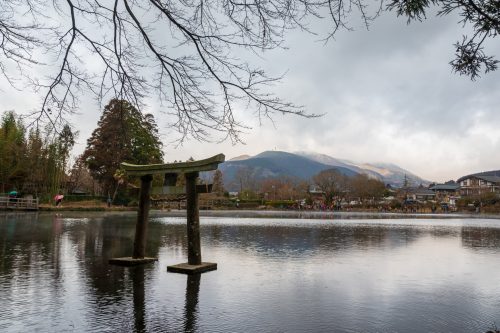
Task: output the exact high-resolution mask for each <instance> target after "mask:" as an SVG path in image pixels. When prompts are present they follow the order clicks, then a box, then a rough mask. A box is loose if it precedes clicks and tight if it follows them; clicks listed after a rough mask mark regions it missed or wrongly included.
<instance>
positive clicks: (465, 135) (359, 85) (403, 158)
mask: <svg viewBox="0 0 500 333" xmlns="http://www.w3.org/2000/svg"><path fill="white" fill-rule="evenodd" d="M324 33H326V30H325V31H324ZM463 33H465V31H464V30H463V29H462V28H461V26H460V25H458V24H457V18H456V17H446V18H429V19H428V20H426V21H424V22H422V23H412V24H411V25H406V20H405V19H403V18H396V17H395V14H394V13H385V14H383V16H382V17H380V18H378V19H377V20H376V21H375V22H374V23H373V24H372V26H371V27H370V30H369V31H366V29H363V28H362V27H359V28H357V29H356V31H350V32H347V31H340V32H339V33H338V34H337V35H336V39H335V40H333V41H330V42H329V43H328V44H326V45H324V43H323V42H321V41H319V37H315V36H311V35H309V34H306V33H302V32H299V31H295V32H293V33H291V34H289V37H288V39H287V42H288V44H287V46H288V47H289V49H288V50H278V51H273V52H268V53H266V54H264V58H263V60H262V63H261V65H262V66H264V67H265V68H266V69H267V70H269V72H271V74H274V75H280V74H282V73H284V72H287V73H286V76H285V78H284V79H283V80H282V82H281V83H280V84H279V85H278V86H276V87H275V89H274V91H276V92H277V93H278V95H280V96H281V97H283V98H284V99H287V100H290V101H292V102H295V103H296V104H300V105H304V106H305V107H306V108H307V110H309V111H310V112H312V113H318V114H324V116H323V117H320V118H313V119H306V118H301V117H297V116H284V117H283V116H281V115H277V116H275V117H274V124H273V123H272V122H270V121H264V123H262V124H259V121H258V120H257V119H256V118H255V117H254V115H253V114H252V112H251V111H243V110H242V111H241V112H240V113H239V117H240V119H241V120H243V121H244V122H245V123H246V124H247V125H249V126H250V127H251V129H249V130H247V131H246V133H245V134H244V135H243V136H242V139H243V140H244V142H245V145H242V144H238V145H232V144H231V142H223V143H218V144H217V143H200V142H197V141H193V140H190V141H186V142H184V143H183V145H182V146H177V144H176V143H171V142H172V141H174V140H175V139H176V138H177V137H178V136H177V135H176V134H175V133H173V132H172V131H171V130H169V128H167V127H166V124H167V121H166V119H165V118H166V116H165V114H164V113H163V111H164V110H162V109H161V107H160V106H159V105H158V104H157V103H156V102H155V100H154V99H151V100H149V102H148V108H147V110H146V111H148V112H150V113H153V114H154V115H155V116H156V119H157V122H158V124H159V127H160V131H161V134H162V141H163V142H164V144H165V149H164V150H165V160H166V161H173V160H186V159H187V158H189V157H191V156H192V157H193V158H195V159H201V158H206V157H209V156H211V155H213V154H217V153H224V154H225V155H226V158H228V159H229V158H232V157H235V156H238V155H243V154H249V155H255V154H258V153H260V152H262V151H265V150H282V151H288V152H294V151H310V152H317V153H323V154H327V155H330V156H333V157H336V158H343V159H349V160H353V161H356V162H361V163H364V162H386V163H394V164H397V165H399V166H401V167H403V168H405V169H408V170H409V171H411V172H413V173H415V174H417V175H419V176H421V177H423V178H425V179H428V180H433V181H446V180H449V179H457V178H459V177H460V176H463V175H465V174H468V173H473V172H479V171H486V170H494V169H500V154H499V153H498V152H499V151H500V149H499V148H500V130H498V128H499V125H500V113H499V112H498V106H499V101H500V89H499V88H500V71H498V72H494V73H490V74H487V75H483V76H482V77H481V78H480V79H478V80H476V81H475V82H472V81H470V79H469V78H467V77H461V76H459V75H457V74H454V73H452V71H451V67H450V65H449V64H448V62H449V61H450V60H452V58H453V54H454V48H453V43H455V42H456V41H457V40H459V39H461V36H462V34H463ZM495 42H496V43H491V45H489V48H488V49H487V51H488V52H490V54H494V55H497V56H500V45H499V43H498V40H496V41H495ZM2 89H3V90H2V91H1V94H2V103H1V106H2V109H3V110H15V111H16V112H18V113H23V112H26V111H28V110H32V109H34V108H36V103H37V102H38V100H36V99H34V98H32V97H29V98H28V96H31V95H30V94H28V93H27V92H16V91H13V90H12V89H10V88H9V87H8V86H5V85H4V86H2ZM3 110H2V111H3ZM100 114H101V111H100V110H99V109H98V107H97V104H96V102H94V101H93V100H91V99H88V100H87V99H85V98H84V99H83V101H82V108H81V113H80V114H79V115H75V116H74V117H73V118H72V123H73V124H74V125H75V127H76V128H77V129H78V130H79V131H80V134H79V137H78V142H77V145H76V148H75V153H76V154H78V153H81V152H82V151H83V150H84V148H85V144H86V140H87V138H88V137H89V136H90V133H91V132H92V130H93V129H94V128H95V126H96V123H97V121H98V119H99V117H100Z"/></svg>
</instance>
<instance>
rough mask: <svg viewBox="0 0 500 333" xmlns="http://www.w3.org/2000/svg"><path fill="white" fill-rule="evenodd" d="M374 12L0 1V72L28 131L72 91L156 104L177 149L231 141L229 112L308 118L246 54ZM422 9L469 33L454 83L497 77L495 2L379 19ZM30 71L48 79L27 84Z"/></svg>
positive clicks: (457, 2) (445, 3)
mask: <svg viewBox="0 0 500 333" xmlns="http://www.w3.org/2000/svg"><path fill="white" fill-rule="evenodd" d="M380 1H381V2H380V7H378V6H376V7H375V8H374V9H373V10H369V9H368V7H367V4H366V3H365V2H364V1H362V0H267V1H256V0H253V1H242V0H241V1H240V0H198V1H197V0H176V1H168V0H53V1H46V0H0V37H1V43H0V51H1V56H0V73H2V74H3V76H4V78H5V79H6V80H8V81H9V82H10V83H11V84H13V85H16V84H18V82H17V81H16V79H17V78H18V77H25V78H26V79H27V80H28V82H29V83H30V84H31V85H32V86H33V87H34V88H35V89H36V90H37V91H38V92H39V93H40V94H41V95H42V96H44V97H43V101H42V104H41V107H40V109H39V111H37V112H35V113H34V114H33V116H34V118H35V120H37V121H39V120H41V119H45V120H48V121H49V122H51V123H52V124H53V125H57V124H59V123H63V122H64V121H65V119H66V118H65V116H66V115H67V113H68V112H73V111H75V110H76V109H77V108H78V105H79V104H78V103H79V96H81V94H82V91H90V92H92V93H93V94H95V96H97V98H98V99H99V100H101V101H102V100H104V99H105V100H108V99H111V98H118V99H124V100H128V101H130V102H131V103H133V104H134V105H135V106H136V107H137V108H139V109H140V108H141V106H143V103H144V99H145V97H149V96H156V97H157V98H158V99H159V100H160V101H161V102H162V103H163V105H164V106H165V108H166V110H168V111H167V112H168V113H170V114H172V115H173V119H175V121H174V123H173V124H172V125H174V126H175V128H176V129H177V130H178V131H179V132H180V133H181V134H182V137H183V138H184V137H186V136H192V137H194V138H196V139H199V140H206V139H207V138H208V137H209V133H211V132H213V131H215V132H220V133H221V134H223V135H225V136H226V137H227V138H230V139H231V140H233V141H239V134H240V132H241V130H242V129H243V128H244V124H242V123H241V122H240V121H239V119H237V117H236V114H235V108H240V107H242V106H246V107H248V108H249V109H250V110H253V111H254V112H255V115H256V117H258V118H259V119H262V118H266V117H271V116H272V115H273V114H275V113H278V114H280V113H282V114H295V115H300V116H306V117H313V116H315V115H314V114H310V113H306V112H305V110H304V109H303V108H302V107H301V106H297V105H294V104H292V103H290V102H287V101H285V100H282V99H280V98H279V97H277V96H275V95H273V94H272V93H271V92H270V90H269V87H268V86H269V85H273V84H274V83H276V82H277V81H278V80H279V79H280V77H272V76H269V75H267V74H266V73H265V72H264V71H263V70H262V69H260V68H258V67H255V66H253V65H252V64H251V63H249V62H247V61H245V57H248V54H257V55H259V54H261V53H262V52H263V51H265V50H270V49H274V48H279V47H283V43H284V41H285V37H286V32H287V31H288V30H290V29H302V30H306V31H310V30H309V27H308V23H310V22H311V21H313V19H322V18H326V19H329V20H330V21H331V22H332V28H331V30H330V31H329V33H327V34H326V37H325V39H330V38H332V37H333V36H334V34H335V33H336V32H337V31H338V29H350V27H349V26H348V25H347V23H346V22H347V18H348V17H349V16H350V14H353V12H356V13H357V15H359V16H360V17H361V19H362V20H363V22H364V23H365V24H366V25H368V24H369V22H370V21H371V20H372V19H374V18H375V17H376V16H377V15H378V14H379V12H380V10H381V8H383V0H380ZM430 5H435V6H438V7H439V8H440V9H441V11H440V15H446V14H449V13H451V12H454V11H458V12H459V13H460V14H461V15H462V23H464V24H470V25H472V28H473V31H474V35H473V36H472V37H470V38H468V37H464V40H463V41H462V42H461V43H457V45H456V49H457V58H456V59H455V60H454V61H453V62H452V65H453V67H454V68H455V70H456V71H457V72H459V73H460V74H466V75H470V76H471V78H473V79H474V78H476V77H477V76H478V75H479V73H480V72H481V70H483V69H484V71H485V72H488V71H491V70H495V69H496V68H497V61H496V60H495V59H494V58H493V57H491V56H487V55H486V54H485V53H484V51H483V43H484V42H485V40H486V39H488V38H494V37H496V36H497V35H498V31H499V9H498V8H499V7H500V6H499V0H481V1H479V0H430V1H429V0H392V1H390V2H389V4H388V8H389V9H391V10H396V11H397V13H398V14H399V15H405V16H407V17H408V19H409V20H414V19H419V20H420V19H422V18H424V17H425V11H426V10H427V8H428V7H429V6H430ZM369 12H371V13H369ZM242 51H246V52H248V53H246V54H245V55H242V53H241V52H242ZM44 54H45V56H44ZM87 64H93V66H92V68H96V66H97V69H94V70H90V68H89V67H90V66H87ZM96 64H97V65H96ZM37 66H42V68H43V69H42V73H44V72H48V75H49V76H48V77H44V76H34V74H32V73H33V71H32V68H31V67H37ZM38 72H39V71H38Z"/></svg>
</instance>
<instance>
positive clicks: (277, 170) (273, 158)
mask: <svg viewBox="0 0 500 333" xmlns="http://www.w3.org/2000/svg"><path fill="white" fill-rule="evenodd" d="M219 169H220V170H221V171H222V174H223V175H224V185H225V187H226V189H228V190H229V191H237V190H238V189H239V186H240V181H241V178H246V181H250V182H256V181H259V180H262V179H266V178H277V177H290V178H297V179H301V180H309V179H311V178H312V177H313V176H314V175H316V174H318V173H319V172H320V171H323V170H326V169H336V170H338V171H339V172H340V173H342V174H345V175H347V176H354V175H356V174H358V172H356V171H353V170H351V169H349V168H347V167H344V166H332V165H328V164H324V163H320V162H317V161H314V160H312V159H309V158H306V157H303V156H300V155H297V154H292V153H287V152H282V151H265V152H263V153H260V154H258V155H256V156H253V157H249V158H247V159H244V160H229V161H227V162H224V163H222V164H221V165H220V166H219Z"/></svg>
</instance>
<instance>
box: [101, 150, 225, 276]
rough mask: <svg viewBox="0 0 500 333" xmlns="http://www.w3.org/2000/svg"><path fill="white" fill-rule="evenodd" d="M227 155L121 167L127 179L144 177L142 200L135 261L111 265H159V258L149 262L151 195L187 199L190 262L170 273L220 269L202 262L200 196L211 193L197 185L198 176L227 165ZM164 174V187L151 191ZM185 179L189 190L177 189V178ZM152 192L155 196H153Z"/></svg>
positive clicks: (129, 259) (120, 260) (117, 261)
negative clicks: (154, 180) (184, 197)
mask: <svg viewBox="0 0 500 333" xmlns="http://www.w3.org/2000/svg"><path fill="white" fill-rule="evenodd" d="M224 159H225V157H224V155H223V154H219V155H215V156H213V157H211V158H207V159H205V160H199V161H192V162H181V163H167V164H149V165H134V164H128V163H122V164H121V165H122V168H123V169H124V170H125V172H126V173H127V174H128V175H131V176H140V177H141V190H140V198H139V210H138V212H137V224H136V229H135V240H134V253H133V254H132V257H125V258H114V259H110V260H109V262H110V263H111V264H118V265H126V266H131V265H139V264H143V263H147V262H152V261H156V260H157V258H148V257H146V256H145V252H146V236H147V226H148V216H149V207H150V205H151V198H150V196H151V194H183V193H185V194H186V199H187V207H186V211H187V214H186V215H187V236H188V262H187V263H183V264H178V265H173V266H168V267H167V270H168V271H170V272H177V273H187V274H193V273H201V272H206V271H210V270H214V269H217V264H215V263H208V262H202V261H201V244H200V213H199V203H198V193H204V192H208V191H209V187H208V186H206V185H198V186H197V185H196V180H197V179H198V175H199V172H201V171H211V170H216V169H217V167H218V165H219V164H220V163H222V162H224ZM155 174H163V175H164V176H165V183H164V186H162V187H161V188H154V189H153V191H151V183H152V180H153V175H155ZM178 174H184V175H185V176H186V187H185V189H184V188H183V187H182V188H180V187H177V186H175V183H176V180H177V175H178ZM152 192H153V193H152Z"/></svg>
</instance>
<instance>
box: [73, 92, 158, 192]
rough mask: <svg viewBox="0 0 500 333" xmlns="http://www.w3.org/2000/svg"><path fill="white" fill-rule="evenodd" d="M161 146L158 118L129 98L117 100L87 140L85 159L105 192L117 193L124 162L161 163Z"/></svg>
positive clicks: (106, 109)
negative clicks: (118, 172)
mask: <svg viewBox="0 0 500 333" xmlns="http://www.w3.org/2000/svg"><path fill="white" fill-rule="evenodd" d="M161 148H162V144H161V142H160V139H159V138H158V129H157V126H156V123H155V121H154V117H153V116H152V115H149V114H148V115H143V114H142V113H141V112H139V111H138V110H137V109H136V108H135V107H134V106H132V104H130V103H129V102H127V101H125V100H119V99H113V100H111V101H110V102H109V104H108V105H106V107H105V108H104V112H103V114H102V116H101V119H100V120H99V122H98V126H97V128H96V129H95V130H94V132H93V133H92V135H91V137H90V138H89V139H88V140H87V148H86V149H85V151H84V153H83V155H82V158H83V160H84V161H85V163H86V165H87V166H88V168H89V171H90V173H91V175H92V177H93V178H94V179H96V180H97V181H98V182H99V183H100V184H101V185H102V186H103V190H104V191H105V193H113V192H114V191H113V190H114V188H115V186H116V182H117V180H116V179H115V177H114V176H115V174H116V170H117V169H119V168H120V163H122V162H128V163H133V164H150V163H161V162H162V159H163V153H162V150H161Z"/></svg>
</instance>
